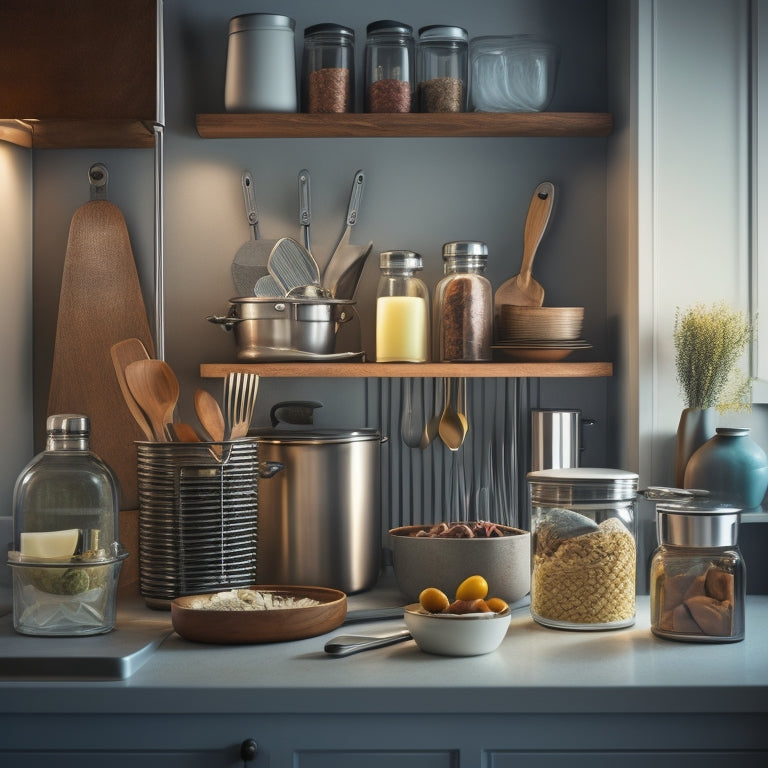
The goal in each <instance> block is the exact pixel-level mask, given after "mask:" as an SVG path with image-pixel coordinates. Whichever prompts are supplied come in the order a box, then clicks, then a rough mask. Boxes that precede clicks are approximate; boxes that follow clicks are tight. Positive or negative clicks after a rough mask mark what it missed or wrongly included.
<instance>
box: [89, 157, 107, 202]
mask: <svg viewBox="0 0 768 768" xmlns="http://www.w3.org/2000/svg"><path fill="white" fill-rule="evenodd" d="M108 181H109V171H108V170H107V166H106V165H104V163H94V164H93V165H92V166H91V167H90V168H89V169H88V183H89V184H90V185H91V200H106V199H107V182H108Z"/></svg>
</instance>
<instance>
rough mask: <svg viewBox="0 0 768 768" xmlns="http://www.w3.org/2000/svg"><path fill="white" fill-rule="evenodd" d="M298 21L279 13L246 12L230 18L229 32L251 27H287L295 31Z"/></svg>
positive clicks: (241, 30)
mask: <svg viewBox="0 0 768 768" xmlns="http://www.w3.org/2000/svg"><path fill="white" fill-rule="evenodd" d="M295 28H296V21H295V20H294V19H292V18H291V17H290V16H281V15H280V14H279V13H244V14H241V15H240V16H235V17H233V18H231V19H230V20H229V34H230V35H232V34H234V33H235V32H247V31H248V30H251V29H287V30H290V31H293V30H294V29H295Z"/></svg>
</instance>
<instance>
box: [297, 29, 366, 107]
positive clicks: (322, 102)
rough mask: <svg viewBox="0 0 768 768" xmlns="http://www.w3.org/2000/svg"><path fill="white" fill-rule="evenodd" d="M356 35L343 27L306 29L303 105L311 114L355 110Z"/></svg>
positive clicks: (303, 65) (303, 59)
mask: <svg viewBox="0 0 768 768" xmlns="http://www.w3.org/2000/svg"><path fill="white" fill-rule="evenodd" d="M354 44H355V33H354V31H353V30H351V29H349V28H348V27H343V26H341V25H340V24H315V25H313V26H311V27H307V29H306V30H304V51H303V54H302V106H303V110H304V111H305V112H310V113H341V112H352V111H353V99H354V59H355V49H354Z"/></svg>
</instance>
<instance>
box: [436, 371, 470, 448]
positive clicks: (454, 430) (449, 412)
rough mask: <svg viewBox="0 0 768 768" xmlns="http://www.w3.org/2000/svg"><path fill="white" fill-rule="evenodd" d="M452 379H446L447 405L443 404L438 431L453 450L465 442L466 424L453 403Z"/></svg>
mask: <svg viewBox="0 0 768 768" xmlns="http://www.w3.org/2000/svg"><path fill="white" fill-rule="evenodd" d="M452 389H453V387H451V379H445V405H444V406H443V415H442V416H441V417H440V425H439V426H438V428H437V432H438V434H439V435H440V439H441V440H442V441H443V442H444V443H445V445H446V446H447V447H448V448H449V449H450V450H452V451H458V450H459V448H461V444H462V443H463V442H464V435H465V434H466V432H465V430H464V424H463V422H462V421H461V417H460V416H459V414H458V412H457V410H456V408H455V407H454V405H453V397H452V395H451V390H452Z"/></svg>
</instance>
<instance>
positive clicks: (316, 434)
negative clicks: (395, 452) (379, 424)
mask: <svg viewBox="0 0 768 768" xmlns="http://www.w3.org/2000/svg"><path fill="white" fill-rule="evenodd" d="M248 434H249V436H250V437H255V438H256V440H257V441H260V442H265V443H271V444H273V445H286V444H289V445H336V444H339V443H360V442H366V441H372V440H373V441H376V442H381V433H380V432H379V431H378V430H376V429H367V428H364V429H333V428H330V429H329V428H310V429H307V428H304V429H301V428H299V429H296V428H288V429H269V428H266V429H254V430H251V431H249V433H248Z"/></svg>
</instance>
